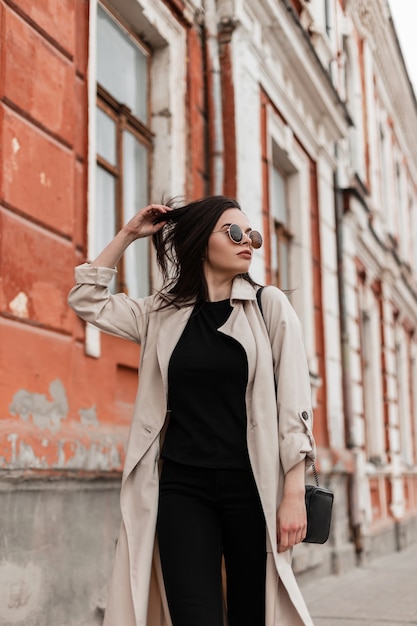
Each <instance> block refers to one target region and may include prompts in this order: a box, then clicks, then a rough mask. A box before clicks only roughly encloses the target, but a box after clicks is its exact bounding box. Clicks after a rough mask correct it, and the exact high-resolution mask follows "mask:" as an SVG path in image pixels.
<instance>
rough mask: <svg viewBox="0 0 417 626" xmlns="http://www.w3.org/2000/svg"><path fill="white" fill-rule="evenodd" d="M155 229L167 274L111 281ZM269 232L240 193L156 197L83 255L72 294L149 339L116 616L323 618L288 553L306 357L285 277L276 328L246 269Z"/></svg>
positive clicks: (301, 528)
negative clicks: (155, 286)
mask: <svg viewBox="0 0 417 626" xmlns="http://www.w3.org/2000/svg"><path fill="white" fill-rule="evenodd" d="M151 235H152V237H153V243H154V245H155V248H156V253H157V260H158V263H159V266H160V268H161V270H162V276H163V278H164V286H163V288H162V289H161V290H160V291H159V292H158V293H156V294H155V295H152V296H149V297H147V298H144V299H140V300H134V299H132V298H129V297H128V296H126V295H124V294H117V295H112V294H111V293H110V292H109V290H108V285H109V283H110V281H111V279H112V277H113V275H114V273H115V271H116V270H115V269H113V268H114V266H115V265H116V264H117V262H118V261H119V259H120V258H121V256H122V255H123V253H124V251H125V250H126V248H127V247H128V246H129V245H130V244H131V243H133V242H134V241H135V240H136V239H139V238H142V237H147V236H151ZM261 243H262V238H261V235H260V234H259V233H257V232H255V231H252V229H251V227H250V223H249V221H248V219H247V217H246V215H245V214H244V213H243V212H242V211H241V209H240V207H239V205H238V203H237V202H236V201H235V200H232V199H228V198H225V197H223V196H215V197H210V198H206V199H202V200H199V201H196V202H192V203H190V204H188V205H186V206H183V207H180V208H175V209H172V208H170V207H168V206H164V205H158V204H152V205H150V206H148V207H146V208H144V209H142V210H141V211H139V212H138V213H137V215H136V216H135V217H134V218H132V219H131V220H130V222H128V224H126V226H124V228H122V229H121V231H120V232H119V233H118V234H117V235H116V237H115V238H114V239H113V241H112V242H111V243H110V244H109V245H108V246H107V247H106V248H105V249H104V250H103V252H101V254H99V255H98V257H97V258H96V259H95V260H94V261H93V262H92V263H91V264H84V265H81V266H79V267H78V268H76V286H75V287H74V288H73V289H72V291H71V293H70V296H69V303H70V305H71V307H72V308H73V309H74V310H75V311H76V312H77V313H78V315H79V316H80V317H82V318H83V319H84V320H86V321H88V322H91V323H93V324H95V325H96V326H97V327H99V328H101V329H102V330H104V331H107V332H110V333H113V334H116V335H118V336H121V337H124V338H127V339H131V340H132V341H135V342H137V343H139V344H140V345H141V356H140V369H139V388H138V395H137V400H136V404H135V410H134V415H133V420H132V425H131V430H130V435H129V441H128V445H127V452H126V461H125V467H124V472H123V482H122V491H121V511H122V522H121V528H120V535H119V540H118V544H117V550H116V557H115V565H114V571H113V578H112V584H111V588H110V593H109V597H108V603H107V609H106V616H105V622H104V623H105V625H106V626H139V625H140V626H145V625H146V626H154V625H155V626H156V625H157V624H158V625H159V624H167V625H170V624H172V626H222V625H223V624H226V623H227V624H229V626H264V625H266V626H278V624H279V625H280V626H283V625H284V626H295V625H297V624H300V625H301V624H312V621H311V618H310V616H309V614H308V611H307V608H306V606H305V604H304V601H303V599H302V596H301V593H300V591H299V589H298V586H297V583H296V581H295V578H294V574H293V572H292V569H291V548H292V547H293V546H294V545H295V544H297V543H299V542H301V541H302V540H303V538H304V536H305V532H306V511H305V505H304V476H305V468H306V463H310V462H311V460H312V459H313V458H314V442H313V437H312V411H311V405H310V387H309V373H308V367H307V363H306V358H305V354H304V349H303V344H302V339H301V331H300V325H299V322H298V320H297V318H296V316H295V313H294V312H293V309H292V308H291V306H290V304H289V303H288V300H287V298H286V296H285V295H284V294H283V293H282V292H281V291H280V290H279V289H276V288H274V287H269V288H266V289H265V290H264V292H263V293H262V308H263V311H264V313H265V319H268V320H270V328H269V329H268V331H269V332H268V331H267V329H266V325H265V322H264V319H263V317H262V313H261V311H260V309H259V306H258V303H257V301H256V290H257V285H256V284H255V283H254V282H253V281H252V279H251V278H250V276H249V274H248V270H249V267H250V264H251V259H252V255H253V252H254V249H256V248H258V247H260V245H261ZM275 381H276V382H275ZM167 416H168V419H167ZM162 435H163V436H162ZM160 458H161V459H162V460H163V463H158V461H159V459H160ZM160 465H162V474H161V479H160V480H159V471H158V469H159V466H160ZM222 558H224V564H225V573H226V585H225V586H226V588H227V592H226V597H225V598H224V600H223V597H222V577H221V571H222V566H221V563H222Z"/></svg>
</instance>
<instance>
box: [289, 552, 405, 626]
mask: <svg viewBox="0 0 417 626" xmlns="http://www.w3.org/2000/svg"><path fill="white" fill-rule="evenodd" d="M300 586H301V590H302V593H303V596H304V599H305V601H306V603H307V606H308V607H309V609H310V613H311V616H312V618H313V622H314V625H315V626H333V625H334V626H377V625H381V626H406V625H407V626H408V625H409V624H417V544H414V545H412V546H409V547H408V548H405V549H404V550H401V551H400V552H394V553H392V554H389V555H386V556H383V557H379V558H377V559H375V560H374V561H372V562H370V563H366V564H365V565H361V566H358V567H356V568H354V569H352V570H350V571H348V572H346V573H345V574H341V575H339V576H336V575H334V576H326V577H323V578H316V579H315V580H305V581H303V583H302V584H301V585H300Z"/></svg>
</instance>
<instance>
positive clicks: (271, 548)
mask: <svg viewBox="0 0 417 626" xmlns="http://www.w3.org/2000/svg"><path fill="white" fill-rule="evenodd" d="M114 272H115V270H112V269H109V268H97V267H92V266H90V265H88V264H84V265H81V266H79V267H77V268H76V286H75V287H74V288H73V289H72V290H71V292H70V295H69V304H70V306H71V307H72V308H73V309H74V310H75V311H76V313H77V314H78V315H79V316H80V317H81V318H83V319H84V320H86V321H88V322H91V323H92V324H94V325H96V326H97V327H98V328H101V329H102V330H104V331H106V332H109V333H112V334H115V335H118V336H120V337H124V338H127V339H130V340H132V341H134V342H136V343H139V344H141V355H140V370H139V372H140V373H139V387H138V394H137V398H136V403H135V408H134V413H133V419H132V424H131V429H130V434H129V440H128V444H127V450H126V460H125V466H124V472H123V480H122V488H121V496H120V503H121V513H122V521H121V527H120V534H119V539H118V543H117V549H116V555H115V563H114V569H113V576H112V581H111V585H110V591H109V595H108V601H107V609H106V615H105V621H104V624H105V626H161V625H165V626H171V620H170V617H169V612H168V609H167V604H166V598H165V593H164V586H163V581H162V575H161V567H160V561H159V557H158V548H157V545H156V542H155V527H156V516H157V509H158V481H159V473H158V460H159V453H160V434H161V431H162V429H163V427H164V424H165V419H166V412H167V372H168V364H169V360H170V357H171V354H172V351H173V349H174V347H175V345H176V343H177V341H178V339H179V338H180V335H181V333H182V331H183V329H184V327H185V325H186V323H187V320H188V318H189V315H190V313H191V311H192V306H189V307H185V308H181V309H179V310H177V309H164V310H162V311H157V310H156V306H155V303H156V305H157V304H158V302H157V296H149V297H148V298H145V299H141V300H133V299H131V298H128V297H127V296H125V295H124V294H118V295H116V296H113V295H111V294H110V292H109V291H108V289H107V286H108V284H109V282H110V280H111V279H112V277H113V275H114ZM255 294H256V292H255V289H254V288H253V287H252V286H251V285H250V284H249V283H248V282H247V281H245V280H243V279H241V278H236V279H235V281H234V283H233V287H232V294H231V304H232V306H233V311H232V313H231V315H230V317H229V319H228V320H227V322H226V323H225V324H224V325H223V326H222V327H221V328H220V329H219V331H220V332H222V333H225V334H226V335H229V336H231V337H234V339H236V340H237V341H239V342H240V343H241V345H242V346H243V348H244V349H245V351H246V355H247V360H248V370H249V371H248V384H247V391H246V407H247V442H248V449H249V456H250V461H251V465H252V470H253V473H254V476H255V480H256V484H257V487H258V490H259V495H260V499H261V502H262V507H263V511H264V514H265V520H266V527H267V580H266V626H297V625H302V624H306V625H309V624H312V623H313V622H312V620H311V617H310V616H309V613H308V610H307V608H306V606H305V603H304V600H303V598H302V595H301V592H300V590H299V588H298V585H297V582H296V580H295V577H294V574H293V571H292V568H291V552H290V551H287V552H284V553H281V554H279V553H278V552H277V547H276V512H277V509H278V505H279V502H280V499H281V496H282V489H283V477H284V473H286V472H287V471H288V470H289V469H291V468H292V467H293V466H294V465H296V464H297V463H298V462H299V461H300V460H302V459H306V460H307V462H309V461H310V460H311V459H313V458H314V441H313V435H312V411H311V394H310V384H309V372H308V367H307V362H306V357H305V353H304V347H303V343H302V336H301V330H300V324H299V321H298V318H297V317H296V315H295V313H294V311H293V309H292V308H291V306H290V304H289V302H288V300H287V298H286V296H285V295H284V294H283V293H282V292H281V291H280V290H279V289H277V288H275V287H269V288H267V289H265V290H264V292H263V294H262V306H263V311H264V315H265V319H266V320H268V325H269V334H270V338H269V337H268V333H267V331H266V326H265V323H264V320H263V319H262V314H261V312H260V310H259V307H258V305H257V302H256V296H255ZM271 345H272V351H271ZM272 354H273V355H274V358H272ZM273 362H274V365H273ZM274 367H275V377H276V380H277V381H278V384H277V391H276V392H275V383H274ZM277 414H278V415H279V419H277Z"/></svg>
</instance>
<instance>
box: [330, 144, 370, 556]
mask: <svg viewBox="0 0 417 626" xmlns="http://www.w3.org/2000/svg"><path fill="white" fill-rule="evenodd" d="M335 156H336V160H337V158H338V150H337V144H336V145H335ZM333 188H334V204H335V218H336V220H335V222H336V251H337V270H338V295H339V310H340V335H341V351H342V390H343V410H344V416H345V433H346V445H347V448H348V449H349V450H350V451H351V452H352V454H353V473H352V474H351V475H348V511H349V526H350V529H351V533H352V539H353V542H354V545H355V550H356V554H357V555H358V556H360V555H361V553H362V551H363V539H362V532H361V516H360V511H359V506H358V500H359V497H358V495H359V484H360V482H359V474H358V463H357V446H356V442H355V434H354V424H353V410H352V384H351V377H350V358H349V354H350V346H349V331H348V319H347V308H346V293H345V268H344V263H343V248H344V241H343V213H344V204H343V191H342V189H340V187H339V179H338V167H336V171H335V172H334V174H333Z"/></svg>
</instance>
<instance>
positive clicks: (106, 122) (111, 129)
mask: <svg viewBox="0 0 417 626" xmlns="http://www.w3.org/2000/svg"><path fill="white" fill-rule="evenodd" d="M96 110H97V130H96V134H97V139H96V140H97V154H99V155H100V156H102V157H103V159H106V161H108V162H109V163H110V164H111V165H116V124H115V122H114V120H112V118H111V117H109V116H108V115H106V113H104V111H103V110H102V109H100V108H99V107H97V109H96Z"/></svg>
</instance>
